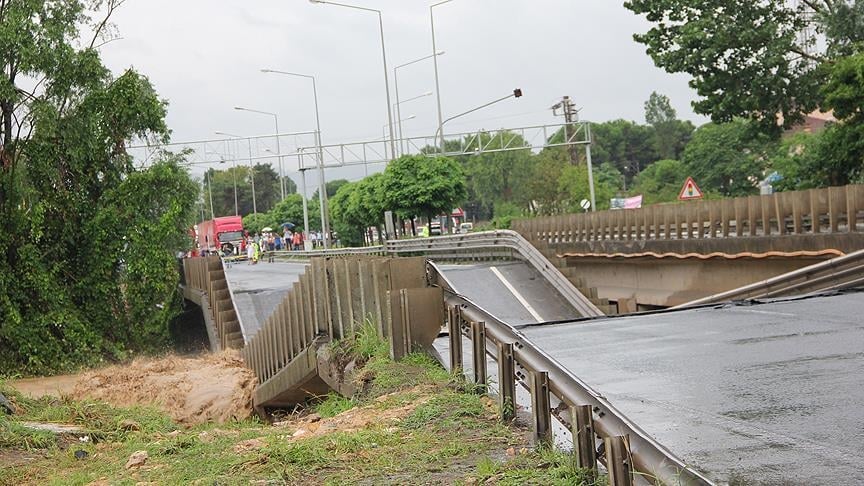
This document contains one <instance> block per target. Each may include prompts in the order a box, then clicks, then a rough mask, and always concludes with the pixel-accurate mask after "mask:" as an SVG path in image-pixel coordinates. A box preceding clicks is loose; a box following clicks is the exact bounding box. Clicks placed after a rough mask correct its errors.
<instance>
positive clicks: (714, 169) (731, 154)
mask: <svg viewBox="0 0 864 486" xmlns="http://www.w3.org/2000/svg"><path fill="white" fill-rule="evenodd" d="M773 150H774V145H773V144H772V143H771V142H770V140H769V139H768V137H766V136H763V135H759V134H758V133H757V132H756V131H755V130H754V128H753V126H752V124H751V123H750V122H748V121H746V120H741V119H736V120H735V121H733V122H731V123H724V124H720V125H718V124H715V123H708V124H705V125H703V126H701V127H699V128H698V129H697V130H696V132H695V133H694V134H693V139H692V140H691V141H690V143H689V144H688V145H687V148H686V149H684V154H683V155H682V160H681V161H682V162H683V163H684V165H685V167H686V168H687V171H688V172H689V175H690V176H692V177H693V178H694V179H695V180H696V183H697V184H699V187H700V188H701V189H703V190H706V191H712V192H717V193H719V194H722V195H724V196H731V197H737V196H745V195H748V194H753V193H755V192H756V186H757V184H758V182H759V181H760V180H761V179H762V178H763V174H764V169H765V167H766V166H767V165H768V162H767V161H768V159H769V155H770V153H772V152H773ZM682 184H683V181H682Z"/></svg>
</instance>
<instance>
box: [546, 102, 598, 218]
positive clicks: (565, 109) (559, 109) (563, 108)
mask: <svg viewBox="0 0 864 486" xmlns="http://www.w3.org/2000/svg"><path fill="white" fill-rule="evenodd" d="M552 114H553V115H555V116H561V115H564V122H565V123H564V144H565V145H567V150H568V151H569V152H570V164H572V165H579V149H578V148H577V147H576V144H575V143H572V142H573V141H572V140H571V138H570V137H573V136H574V135H575V134H573V133H572V131H573V128H574V127H573V125H574V124H576V123H579V110H577V109H576V108H575V106H574V105H573V101H571V100H570V97H569V96H565V97H563V98H562V99H561V102H560V103H555V105H553V106H552ZM581 125H582V128H581V129H582V130H585V139H586V140H587V141H588V143H587V144H586V145H585V162H586V163H587V164H588V189H589V191H590V193H591V211H596V210H597V201H596V199H595V194H594V169H593V167H592V166H591V125H590V124H588V123H582V124H581Z"/></svg>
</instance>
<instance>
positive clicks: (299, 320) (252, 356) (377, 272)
mask: <svg viewBox="0 0 864 486" xmlns="http://www.w3.org/2000/svg"><path fill="white" fill-rule="evenodd" d="M425 264H426V259H425V258H398V259H393V258H375V257H358V256H347V257H342V258H339V257H328V258H314V259H313V260H312V262H311V265H310V266H309V267H308V268H307V270H306V272H305V273H304V274H303V275H302V276H301V277H300V280H299V281H298V282H296V283H295V284H294V286H293V287H292V288H291V289H290V290H289V291H288V293H287V294H286V296H285V297H284V299H283V300H282V302H281V303H280V304H279V305H278V306H277V307H276V309H275V310H274V311H273V313H272V314H271V315H270V317H268V318H267V320H266V321H265V323H264V325H263V326H262V327H261V329H260V330H259V331H258V332H257V333H256V334H255V336H254V337H253V338H252V339H251V340H249V342H248V343H247V344H246V347H245V348H244V349H243V351H242V356H243V358H244V360H245V361H246V363H247V365H248V366H249V367H250V368H251V369H252V370H253V371H254V372H255V375H256V376H257V377H258V382H259V383H260V385H259V390H256V398H257V400H256V403H258V404H259V405H263V404H268V401H269V402H270V403H273V400H274V399H276V398H275V397H279V396H280V395H281V394H283V393H284V392H285V390H284V388H285V387H286V386H291V384H290V383H289V382H290V380H289V381H286V380H284V379H277V375H279V374H280V373H281V372H282V371H283V370H286V369H287V367H288V366H289V365H290V364H291V363H292V362H294V361H295V360H298V359H299V360H303V359H310V360H311V359H312V358H311V357H309V356H308V353H309V349H310V348H313V349H314V346H313V345H315V344H316V343H319V342H326V341H329V340H339V339H344V338H347V337H350V336H352V335H354V333H355V331H357V330H358V328H359V326H361V325H362V324H363V323H364V321H367V320H368V321H369V322H370V323H374V325H375V326H376V330H377V332H378V334H379V336H381V337H383V338H385V339H386V340H387V341H388V343H389V345H390V352H391V356H393V358H394V359H398V358H400V357H402V356H404V355H405V354H407V353H408V352H410V351H411V350H412V349H413V348H414V347H415V346H425V347H428V346H430V345H431V343H432V340H434V338H435V337H436V336H437V335H438V332H439V330H440V328H441V324H442V323H443V321H444V318H443V294H442V292H441V289H438V288H432V287H430V286H429V285H428V283H427V279H426V267H425ZM322 338H323V341H321V339H322ZM313 352H314V351H313ZM312 368H313V369H314V366H312ZM301 375H302V373H301ZM298 377H299V375H298Z"/></svg>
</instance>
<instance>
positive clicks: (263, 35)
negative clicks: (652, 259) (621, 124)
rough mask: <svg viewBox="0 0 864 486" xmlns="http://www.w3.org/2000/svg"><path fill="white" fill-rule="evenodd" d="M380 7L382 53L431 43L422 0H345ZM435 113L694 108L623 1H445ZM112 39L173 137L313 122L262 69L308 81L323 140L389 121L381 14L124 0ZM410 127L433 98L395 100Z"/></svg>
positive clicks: (411, 81)
mask: <svg viewBox="0 0 864 486" xmlns="http://www.w3.org/2000/svg"><path fill="white" fill-rule="evenodd" d="M347 1H349V2H356V3H355V4H357V5H362V6H366V7H370V8H375V9H380V10H382V11H383V13H384V33H385V36H386V43H387V62H388V67H389V70H390V74H391V86H390V88H391V95H392V97H393V99H394V102H395V93H394V92H393V80H392V70H393V68H394V67H395V66H396V65H398V64H402V63H405V62H407V61H410V60H414V59H417V58H420V57H423V56H426V55H429V54H431V52H432V43H431V35H430V26H429V8H428V5H429V3H430V2H428V1H419V0H366V1H362V0H347ZM435 19H436V34H437V43H438V49H439V50H443V51H445V52H446V53H445V54H444V55H443V56H441V57H440V58H439V72H440V80H441V97H442V106H443V111H444V117H445V118H446V117H448V116H449V115H452V114H455V113H459V112H462V111H465V110H467V109H470V108H472V107H475V106H477V105H480V104H483V103H485V102H488V101H490V100H493V99H495V98H499V97H501V96H504V95H506V94H508V93H509V92H511V91H512V90H513V89H514V88H516V87H519V88H522V90H523V91H524V96H523V97H522V98H520V99H511V100H508V101H506V102H503V103H500V104H498V105H495V106H493V107H490V108H488V109H485V110H483V111H480V112H478V113H476V114H473V115H471V116H468V117H465V118H460V119H459V120H456V121H454V122H452V123H450V124H448V125H447V131H448V132H456V131H470V130H473V129H479V128H485V129H495V128H502V127H518V126H524V125H533V124H547V123H557V122H559V121H560V119H557V118H555V117H553V116H552V112H551V110H550V109H549V107H550V106H551V105H552V104H554V103H555V102H557V101H558V100H560V97H561V96H562V95H570V96H571V97H572V98H573V100H574V102H575V103H576V106H577V107H581V108H582V111H581V114H580V115H581V118H582V119H584V120H591V121H605V120H611V119H616V118H625V119H629V120H635V121H639V122H643V121H644V120H643V103H644V101H645V100H646V99H647V98H648V96H649V94H650V93H651V92H652V91H654V90H656V91H658V92H660V93H663V94H666V95H667V96H669V97H670V98H671V101H672V105H673V106H674V107H675V109H676V110H677V111H678V114H679V117H680V118H685V119H690V120H693V121H694V122H696V123H697V124H698V123H702V122H704V119H703V118H701V117H697V116H695V115H694V114H693V112H692V109H691V107H690V102H691V101H692V99H693V98H694V94H693V92H692V90H691V89H690V88H689V87H688V86H687V78H686V77H684V76H679V75H670V74H667V73H665V72H663V71H662V70H660V69H658V68H656V67H655V66H654V64H653V62H652V61H651V59H650V58H649V57H648V56H647V55H646V54H645V49H644V47H643V46H641V45H639V44H636V43H635V42H634V41H633V39H632V35H633V34H634V33H636V32H644V31H645V30H647V28H648V24H647V23H646V22H645V21H644V20H643V19H642V18H640V17H637V16H635V15H634V14H632V13H631V12H630V11H628V10H626V9H625V8H624V7H623V6H622V5H621V2H620V1H619V0H614V1H612V0H595V1H574V0H455V1H453V2H452V3H448V4H446V5H442V6H439V7H436V8H435ZM114 22H115V24H116V26H117V28H118V30H119V35H120V36H121V37H122V39H119V40H116V41H114V42H111V43H109V44H107V45H105V46H103V47H102V54H103V58H104V60H105V62H106V63H107V65H108V66H109V67H110V68H111V69H113V70H114V71H116V72H120V71H122V70H123V69H125V68H128V67H134V68H135V69H137V70H138V71H140V72H142V73H144V74H146V75H147V76H149V78H150V79H151V81H152V82H153V83H154V84H155V86H156V89H157V90H158V92H159V94H160V95H161V96H162V97H164V98H166V99H167V100H168V101H169V103H170V106H169V111H168V125H169V127H170V128H171V129H172V130H173V139H174V140H175V141H190V140H199V139H212V138H214V135H213V132H214V131H217V130H219V131H224V132H230V133H237V134H241V135H254V134H269V133H273V132H274V128H273V120H272V118H271V117H266V116H261V115H256V114H253V113H243V112H238V111H235V110H234V109H233V107H234V106H237V105H240V106H245V107H248V108H253V109H258V110H265V111H272V112H276V113H278V114H279V122H280V131H282V132H292V131H303V130H311V129H313V128H314V108H313V103H312V96H311V94H312V91H311V83H309V82H308V81H306V80H303V79H299V78H289V77H282V76H277V75H268V74H263V73H261V72H260V69H261V68H272V69H281V70H287V71H295V72H303V73H310V74H314V75H316V76H317V78H318V91H319V100H320V104H321V107H320V108H321V124H322V133H323V139H324V143H325V144H326V143H340V142H352V141H359V140H369V139H376V138H380V137H381V136H382V128H383V126H384V125H385V124H386V123H387V113H386V111H385V110H386V108H385V106H386V105H385V91H384V74H383V73H384V71H383V66H382V59H381V48H380V37H379V32H378V23H377V16H376V15H375V14H374V13H370V12H363V11H358V10H353V9H347V8H344V7H338V6H333V5H316V4H312V3H310V2H308V1H306V0H257V1H254V2H237V1H227V0H206V1H205V0H183V1H177V0H146V1H145V0H129V1H128V2H127V3H126V4H125V5H123V7H122V8H121V10H120V11H119V12H118V13H117V14H116V16H115V17H114ZM399 90H400V96H401V99H407V98H410V97H413V96H416V95H420V94H423V93H425V92H428V91H434V76H433V69H432V62H431V60H427V61H423V62H420V63H417V64H414V65H412V66H409V67H406V68H404V69H400V71H399ZM409 115H416V118H414V119H412V120H410V121H407V122H405V124H404V129H405V134H406V136H409V135H410V136H420V135H432V134H434V132H435V129H436V126H437V121H436V120H437V115H436V109H435V98H434V96H428V97H424V98H421V99H419V100H416V101H412V102H408V103H405V104H403V105H402V116H403V118H405V117H407V116H409Z"/></svg>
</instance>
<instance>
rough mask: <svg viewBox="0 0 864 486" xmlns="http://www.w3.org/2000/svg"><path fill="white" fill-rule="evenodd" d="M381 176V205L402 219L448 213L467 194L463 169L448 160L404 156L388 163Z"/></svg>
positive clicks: (453, 161)
mask: <svg viewBox="0 0 864 486" xmlns="http://www.w3.org/2000/svg"><path fill="white" fill-rule="evenodd" d="M384 175H385V177H384V179H383V182H382V185H383V194H384V198H385V199H384V201H385V203H386V205H387V207H388V208H391V209H392V210H394V211H396V213H397V214H398V215H400V216H401V217H404V218H413V217H415V216H426V217H430V218H431V217H433V216H435V215H437V214H440V213H443V212H448V213H449V211H451V210H452V209H453V208H454V207H457V206H458V205H459V204H460V203H461V202H462V201H464V199H465V196H466V194H467V190H466V184H465V174H464V172H463V170H462V167H461V166H460V165H459V163H458V162H456V161H455V160H453V159H450V158H447V157H425V156H422V155H405V156H402V157H400V158H398V159H396V160H394V161H392V162H390V165H388V166H387V169H386V170H385V171H384Z"/></svg>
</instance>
